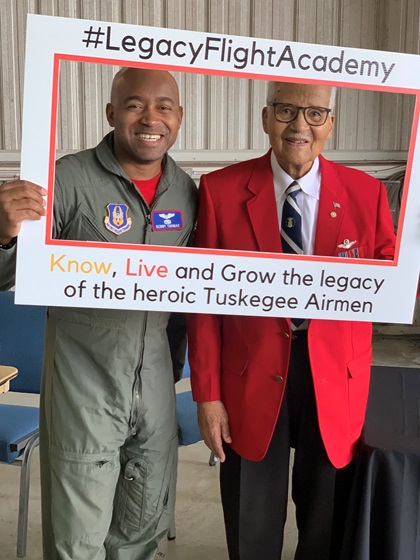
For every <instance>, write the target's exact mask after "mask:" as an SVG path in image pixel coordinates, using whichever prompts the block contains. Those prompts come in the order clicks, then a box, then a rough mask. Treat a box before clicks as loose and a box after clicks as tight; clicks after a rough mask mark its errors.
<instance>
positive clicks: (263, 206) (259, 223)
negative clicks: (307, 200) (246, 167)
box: [247, 150, 281, 253]
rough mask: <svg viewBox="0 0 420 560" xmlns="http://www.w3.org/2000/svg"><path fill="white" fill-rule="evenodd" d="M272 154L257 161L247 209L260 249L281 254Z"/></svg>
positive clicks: (249, 187)
mask: <svg viewBox="0 0 420 560" xmlns="http://www.w3.org/2000/svg"><path fill="white" fill-rule="evenodd" d="M270 153H271V150H270V151H269V152H268V153H267V154H265V155H264V156H263V157H262V158H259V159H258V160H256V164H255V167H254V170H253V173H252V175H251V177H250V179H249V182H248V185H247V187H248V190H249V191H250V193H251V197H250V198H249V199H248V201H247V208H248V213H249V219H250V221H251V226H252V229H253V231H254V235H255V238H256V240H257V244H258V249H259V250H260V251H262V252H265V253H280V252H281V241H280V230H279V222H278V215H277V205H276V197H275V195H274V184H273V173H272V171H271V164H270Z"/></svg>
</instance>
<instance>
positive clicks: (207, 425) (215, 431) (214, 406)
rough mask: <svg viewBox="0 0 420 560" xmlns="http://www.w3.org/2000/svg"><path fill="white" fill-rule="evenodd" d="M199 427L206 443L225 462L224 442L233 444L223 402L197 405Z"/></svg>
mask: <svg viewBox="0 0 420 560" xmlns="http://www.w3.org/2000/svg"><path fill="white" fill-rule="evenodd" d="M197 412H198V425H199V427H200V432H201V435H202V436H203V439H204V443H205V444H206V445H207V447H208V448H209V449H210V450H211V451H213V453H214V454H215V455H217V457H219V459H220V461H221V462H222V463H223V461H224V460H225V453H224V451H223V445H222V441H225V442H226V443H231V442H232V438H231V437H230V431H229V421H228V415H227V412H226V409H225V407H224V404H223V403H222V401H213V402H199V403H197Z"/></svg>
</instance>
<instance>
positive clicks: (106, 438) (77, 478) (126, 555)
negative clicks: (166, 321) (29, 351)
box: [40, 318, 178, 560]
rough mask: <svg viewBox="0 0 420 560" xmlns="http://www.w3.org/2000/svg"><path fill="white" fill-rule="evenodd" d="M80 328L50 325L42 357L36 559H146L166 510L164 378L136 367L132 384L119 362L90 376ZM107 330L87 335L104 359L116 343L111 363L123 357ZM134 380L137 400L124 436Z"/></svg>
mask: <svg viewBox="0 0 420 560" xmlns="http://www.w3.org/2000/svg"><path fill="white" fill-rule="evenodd" d="M51 325H52V326H51ZM82 327H83V326H81V325H80V324H78V325H77V331H75V330H74V328H73V326H72V325H70V324H68V323H65V322H63V321H61V322H59V325H58V327H57V325H56V324H55V323H54V322H53V321H52V320H51V318H50V319H49V328H47V344H50V345H51V346H53V347H54V352H46V353H45V356H46V360H45V363H44V377H43V388H42V394H41V407H40V408H41V410H40V444H41V445H40V447H41V449H40V452H41V453H40V457H41V484H42V512H43V544H44V560H151V559H152V558H154V556H155V555H156V552H157V550H158V544H159V542H160V540H161V539H162V538H163V537H165V536H166V532H167V530H168V527H169V522H170V517H171V512H172V511H173V504H174V494H175V491H174V490H175V483H176V467H177V447H178V440H177V435H176V434H177V432H176V418H175V394H174V386H173V376H172V369H171V368H170V367H167V368H165V369H164V373H162V372H163V369H161V370H156V369H155V368H154V367H153V364H151V365H150V367H146V366H143V368H142V371H141V376H140V378H137V375H138V374H137V372H136V370H135V369H134V370H128V368H126V367H123V366H125V363H124V364H122V365H121V364H120V363H119V362H116V363H115V364H111V365H110V366H109V367H108V363H107V362H104V364H100V365H101V367H95V368H93V367H92V365H91V363H90V360H91V353H90V351H91V346H92V342H91V341H90V340H89V335H90V334H91V333H92V329H91V327H90V326H89V328H87V329H83V328H82ZM129 327H130V330H131V331H133V328H132V325H129ZM49 329H50V330H49ZM56 331H59V335H60V336H57V335H56ZM109 331H110V329H109V328H108V327H107V328H104V329H102V328H101V326H100V325H99V326H98V327H96V329H95V336H96V339H95V341H93V342H94V343H95V344H96V346H99V344H101V345H103V347H104V351H105V349H106V348H113V344H112V343H114V346H115V344H118V346H117V347H118V356H117V357H118V359H120V358H119V356H120V355H123V356H126V355H127V352H125V351H124V350H125V349H124V348H123V345H124V341H125V340H126V336H125V331H122V335H121V337H120V339H119V340H115V336H114V339H111V335H112V334H113V333H110V332H109ZM117 334H118V333H117ZM48 337H51V339H49V338H48ZM155 338H156V337H154V338H153V340H152V342H149V341H148V344H149V346H151V345H152V343H155V344H156V352H158V350H159V349H161V348H162V346H161V343H160V341H159V340H156V342H153V341H155ZM139 340H140V337H139ZM98 341H99V342H98ZM101 349H102V348H101V347H100V348H99V351H100V350H101ZM96 350H97V351H98V348H96ZM130 350H131V352H132V353H133V352H136V349H135V348H134V349H133V348H130ZM115 354H117V352H114V355H115ZM168 361H169V358H168ZM115 371H117V372H118V375H116V374H115V373H114V372H115ZM136 378H137V379H139V399H138V406H137V408H136V414H135V415H134V416H135V418H136V423H135V426H134V427H131V418H132V417H133V414H132V412H133V411H132V407H133V398H132V390H133V380H134V379H136ZM135 400H136V399H135Z"/></svg>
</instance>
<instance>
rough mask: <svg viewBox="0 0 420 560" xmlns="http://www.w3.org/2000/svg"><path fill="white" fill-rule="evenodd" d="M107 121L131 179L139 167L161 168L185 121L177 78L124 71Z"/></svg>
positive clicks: (118, 82) (162, 74) (144, 70)
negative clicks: (183, 119)
mask: <svg viewBox="0 0 420 560" xmlns="http://www.w3.org/2000/svg"><path fill="white" fill-rule="evenodd" d="M107 118H108V122H109V124H110V125H111V126H113V127H114V129H115V130H114V153H115V157H116V158H117V160H118V161H119V163H120V165H121V166H122V167H123V169H124V170H125V171H126V172H127V173H129V174H130V176H131V177H134V178H135V177H136V173H135V168H136V167H137V168H138V167H142V166H153V164H155V165H156V166H158V165H160V162H161V160H162V158H163V156H164V155H165V153H166V152H167V151H168V150H169V148H171V146H172V145H173V143H174V142H175V140H176V137H177V134H178V130H179V127H180V125H181V121H182V107H180V106H179V98H178V87H177V85H176V82H175V80H174V78H173V77H172V76H171V75H170V74H169V73H168V72H163V71H157V70H146V69H135V68H129V69H126V70H124V71H123V72H122V73H120V74H119V75H117V77H116V79H115V80H114V84H113V88H112V92H111V103H108V105H107Z"/></svg>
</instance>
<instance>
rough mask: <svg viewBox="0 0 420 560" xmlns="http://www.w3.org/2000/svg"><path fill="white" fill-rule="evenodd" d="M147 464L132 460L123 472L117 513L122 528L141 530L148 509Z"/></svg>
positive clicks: (116, 508) (118, 492)
mask: <svg viewBox="0 0 420 560" xmlns="http://www.w3.org/2000/svg"><path fill="white" fill-rule="evenodd" d="M147 471H148V469H147V464H146V462H145V461H142V460H141V459H139V458H134V459H130V460H129V461H128V462H127V463H126V465H125V467H124V468H123V469H122V470H121V474H120V479H119V481H118V487H119V488H118V491H117V494H116V505H115V511H116V515H117V518H118V523H119V525H120V526H121V527H127V528H130V529H136V530H139V529H140V528H141V526H142V523H143V519H144V512H145V509H146V487H147V474H148V472H147Z"/></svg>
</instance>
